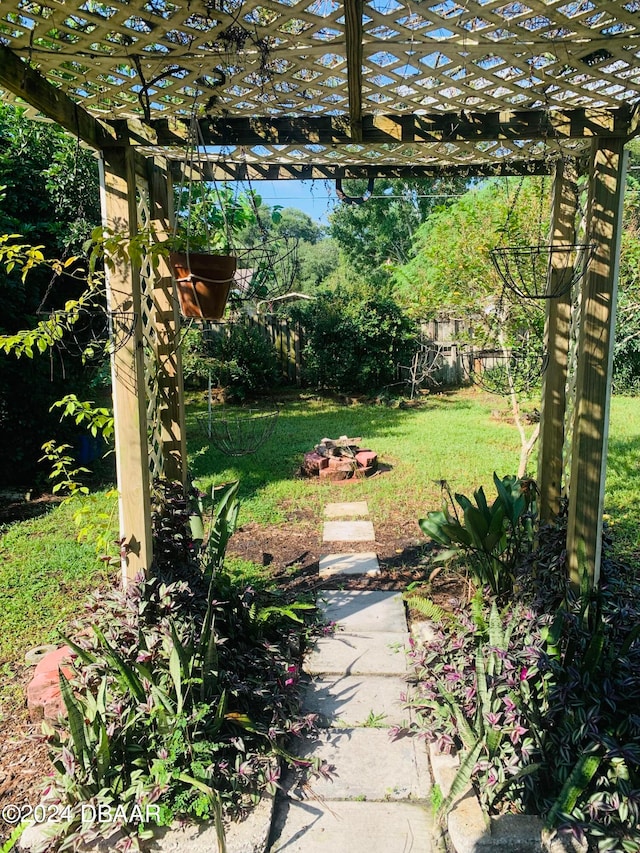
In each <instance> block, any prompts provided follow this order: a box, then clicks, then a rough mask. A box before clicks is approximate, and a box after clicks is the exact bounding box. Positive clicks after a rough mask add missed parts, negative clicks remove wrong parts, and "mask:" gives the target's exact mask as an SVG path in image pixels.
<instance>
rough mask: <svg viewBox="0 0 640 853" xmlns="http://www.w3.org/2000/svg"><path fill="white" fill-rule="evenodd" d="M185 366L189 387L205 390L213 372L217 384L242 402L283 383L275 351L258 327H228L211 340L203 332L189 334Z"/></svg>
mask: <svg viewBox="0 0 640 853" xmlns="http://www.w3.org/2000/svg"><path fill="white" fill-rule="evenodd" d="M183 364H184V377H185V384H186V385H187V386H188V387H192V388H205V387H206V385H207V381H208V378H209V372H211V375H212V380H213V382H214V383H215V384H216V385H219V386H222V387H225V388H229V389H230V390H231V391H232V392H233V394H234V395H235V396H237V397H240V398H241V399H242V398H244V397H245V396H247V394H249V393H252V392H255V391H266V390H269V389H270V388H273V387H274V385H277V384H278V382H279V381H280V372H279V369H278V360H277V356H276V352H275V349H274V347H273V345H272V344H271V342H270V341H268V340H267V338H266V337H265V336H264V334H263V333H262V332H261V331H260V329H258V328H257V327H256V326H248V325H244V324H234V325H230V326H225V327H223V328H222V330H221V331H219V332H213V333H211V334H210V336H209V337H207V338H204V337H203V334H202V332H201V331H199V330H197V331H196V330H194V331H191V332H189V333H188V334H187V336H186V340H185V344H184V347H183Z"/></svg>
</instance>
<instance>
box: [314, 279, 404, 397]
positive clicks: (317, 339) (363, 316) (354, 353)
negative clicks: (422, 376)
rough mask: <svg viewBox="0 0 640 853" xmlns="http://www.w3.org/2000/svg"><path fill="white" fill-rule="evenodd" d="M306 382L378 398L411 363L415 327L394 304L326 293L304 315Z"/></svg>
mask: <svg viewBox="0 0 640 853" xmlns="http://www.w3.org/2000/svg"><path fill="white" fill-rule="evenodd" d="M299 316H300V319H301V322H302V324H303V327H304V339H305V345H304V348H303V353H302V356H303V367H304V376H305V380H306V381H307V382H308V383H309V384H311V385H314V386H317V387H319V388H328V389H330V390H334V391H347V392H348V391H364V392H368V393H374V392H376V391H378V390H379V389H380V388H382V387H383V386H384V385H387V384H389V383H391V382H393V381H394V379H395V373H396V368H397V366H398V364H401V363H403V361H404V360H405V359H406V358H408V354H409V352H410V349H411V341H412V339H413V337H414V335H413V326H412V324H411V322H410V321H409V319H408V318H407V317H406V316H405V314H403V312H402V310H401V309H400V307H399V306H398V305H397V303H396V302H394V301H393V299H390V298H382V297H375V296H371V295H364V296H359V295H357V294H347V293H346V292H341V291H339V290H337V291H334V292H331V293H329V292H323V293H319V294H318V295H317V298H316V299H315V300H314V301H313V302H310V303H307V304H306V305H305V306H303V307H302V308H301V309H300V315H299Z"/></svg>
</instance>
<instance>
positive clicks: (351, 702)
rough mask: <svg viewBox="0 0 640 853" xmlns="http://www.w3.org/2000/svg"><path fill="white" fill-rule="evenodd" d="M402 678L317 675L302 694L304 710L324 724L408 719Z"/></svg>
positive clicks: (384, 723) (385, 722)
mask: <svg viewBox="0 0 640 853" xmlns="http://www.w3.org/2000/svg"><path fill="white" fill-rule="evenodd" d="M406 691H407V683H406V681H405V680H404V679H403V678H396V677H394V676H386V675H361V676H357V675H345V676H331V675H327V676H318V677H315V678H314V679H313V680H312V681H311V683H310V684H309V686H308V687H307V691H306V693H305V697H304V707H305V710H307V711H311V712H312V713H314V714H318V717H319V720H318V722H319V724H320V725H322V726H327V727H334V728H337V727H339V728H343V727H349V726H384V727H387V728H388V727H390V726H399V725H402V724H403V723H406V721H407V720H408V719H409V711H408V710H407V709H405V707H404V704H405V703H404V702H403V700H402V698H401V695H403V694H406Z"/></svg>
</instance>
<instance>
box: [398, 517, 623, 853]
mask: <svg viewBox="0 0 640 853" xmlns="http://www.w3.org/2000/svg"><path fill="white" fill-rule="evenodd" d="M547 532H548V531H547ZM541 535H542V534H541ZM563 548H564V539H563V532H562V529H560V530H559V531H556V532H555V534H554V535H552V536H551V537H550V540H549V543H548V544H543V546H542V548H541V549H540V559H539V560H538V561H535V557H531V558H530V560H529V565H530V567H533V568H535V574H534V573H533V572H531V573H530V574H529V577H528V579H527V580H525V579H524V578H523V577H522V576H521V575H520V576H519V579H518V585H519V589H520V593H521V596H522V598H523V600H522V601H520V602H516V603H515V604H513V605H511V607H510V608H509V609H508V610H505V611H503V612H500V610H499V609H498V606H497V604H496V602H495V601H493V602H492V603H489V602H484V601H483V600H482V598H481V597H480V595H477V596H476V598H475V599H474V602H473V607H472V609H471V612H467V611H461V612H459V613H457V614H455V618H452V619H449V620H448V621H445V622H443V623H441V625H440V626H439V630H438V632H437V636H436V638H435V640H434V641H433V642H432V643H428V644H426V645H425V646H424V647H422V648H414V650H413V652H412V655H413V658H414V662H415V665H416V667H417V680H418V690H417V694H416V696H415V698H414V700H413V705H414V707H415V709H416V713H417V717H418V720H419V723H418V727H419V728H420V729H421V730H423V731H425V732H426V735H427V737H428V738H429V739H431V740H436V741H437V742H438V744H439V746H440V747H441V748H442V749H444V750H449V749H451V748H456V749H458V750H460V751H461V756H462V757H461V764H460V770H459V773H458V776H457V778H456V779H455V781H454V786H453V788H452V793H451V795H450V796H449V797H448V798H447V799H446V800H445V801H444V802H443V804H442V809H441V813H446V810H447V808H449V807H450V806H451V803H452V799H453V797H454V796H455V795H456V794H457V793H459V792H460V790H461V789H463V788H464V787H465V786H466V784H467V783H468V782H469V780H470V779H472V780H473V782H474V784H475V787H476V790H477V791H478V794H479V796H480V799H481V801H482V803H483V804H484V806H485V808H486V809H487V810H489V811H494V812H495V811H500V810H510V811H511V810H516V811H525V812H533V813H539V814H542V815H543V816H545V819H546V822H547V824H548V825H549V826H560V827H568V828H570V829H571V831H572V832H573V833H574V834H575V835H577V836H578V837H583V836H585V835H586V836H587V837H588V838H589V840H590V843H591V845H592V848H593V849H597V850H602V851H605V850H619V851H628V853H630V851H635V850H637V849H638V844H639V843H640V830H639V828H638V824H639V819H640V746H639V745H638V744H639V741H640V715H638V711H637V709H638V703H639V702H640V640H639V637H640V582H638V580H637V579H636V578H635V577H633V576H631V572H630V571H629V570H627V569H625V568H624V567H622V566H620V565H618V564H614V563H612V562H610V561H604V562H603V567H602V579H601V585H600V590H599V591H598V592H597V593H595V594H594V596H593V597H592V598H589V597H588V596H587V594H586V592H585V593H584V594H583V595H582V596H581V597H580V599H579V600H577V601H575V600H571V597H570V594H569V591H568V586H567V583H566V580H564V581H562V580H559V578H565V577H566V575H565V574H564V573H560V572H559V571H558V566H559V565H561V564H562V562H563V558H562V550H563ZM590 849H591V848H590Z"/></svg>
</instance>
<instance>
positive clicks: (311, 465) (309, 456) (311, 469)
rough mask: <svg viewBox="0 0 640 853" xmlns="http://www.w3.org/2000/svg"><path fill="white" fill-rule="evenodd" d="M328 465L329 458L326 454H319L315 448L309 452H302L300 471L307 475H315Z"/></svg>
mask: <svg viewBox="0 0 640 853" xmlns="http://www.w3.org/2000/svg"><path fill="white" fill-rule="evenodd" d="M328 465H329V460H328V459H327V458H326V456H321V455H320V454H319V453H316V452H315V450H311V451H310V452H309V453H305V454H304V460H303V462H302V471H303V473H304V474H306V475H307V477H314V476H317V474H318V472H319V471H321V470H322V469H323V468H326V467H327V466H328Z"/></svg>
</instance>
